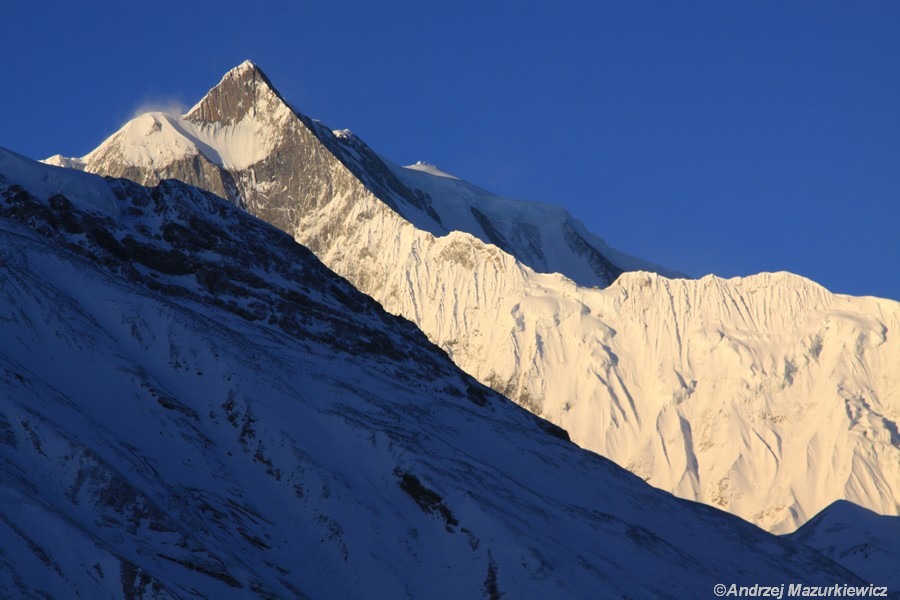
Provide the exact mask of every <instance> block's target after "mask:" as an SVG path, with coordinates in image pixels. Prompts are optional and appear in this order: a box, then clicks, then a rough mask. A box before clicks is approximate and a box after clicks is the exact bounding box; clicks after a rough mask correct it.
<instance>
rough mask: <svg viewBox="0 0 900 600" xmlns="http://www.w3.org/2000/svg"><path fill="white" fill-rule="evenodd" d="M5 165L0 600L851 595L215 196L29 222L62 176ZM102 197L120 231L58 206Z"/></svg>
mask: <svg viewBox="0 0 900 600" xmlns="http://www.w3.org/2000/svg"><path fill="white" fill-rule="evenodd" d="M22 161H23V159H21V157H17V156H15V155H12V154H9V153H6V152H5V151H3V150H0V238H2V241H3V243H2V244H0V264H2V265H3V269H2V271H0V298H2V304H0V306H2V307H3V308H2V313H0V341H2V344H0V371H2V376H0V398H2V402H0V535H2V539H3V544H2V548H0V595H3V596H4V597H45V596H46V597H56V598H69V597H83V598H199V597H203V598H217V599H218V598H248V597H261V598H363V597H373V596H378V597H390V598H423V597H428V598H476V597H486V598H500V597H509V598H547V597H553V598H558V597H567V598H585V597H593V596H596V595H597V593H598V592H599V591H600V590H603V593H604V595H605V596H606V597H629V598H664V597H670V598H684V597H703V596H706V595H709V590H710V589H711V587H712V585H714V584H715V583H718V582H735V583H738V584H740V583H744V584H752V583H755V582H759V581H766V582H775V583H777V582H797V581H801V582H804V583H807V584H833V583H850V584H852V583H854V582H858V581H859V580H857V579H856V578H855V576H854V575H852V574H851V573H850V572H848V571H846V570H844V569H842V568H840V567H838V566H837V565H836V564H834V563H833V562H831V561H830V560H828V559H825V558H824V557H822V556H821V555H819V554H818V553H816V552H814V551H811V550H809V549H807V548H805V547H804V546H801V545H797V544H794V543H792V542H790V541H788V540H784V539H779V538H777V537H775V536H773V535H770V534H768V533H766V532H764V531H762V530H760V529H758V528H756V527H754V526H752V525H749V524H747V523H744V522H742V521H740V520H739V519H737V518H735V517H733V516H731V515H728V514H726V513H724V512H720V511H716V510H713V509H710V508H708V507H704V506H702V505H699V504H696V503H691V502H685V501H682V500H678V499H676V498H674V497H672V496H670V495H669V494H666V493H664V492H660V491H659V490H656V489H654V488H652V487H650V486H648V485H646V484H644V483H643V482H641V481H640V480H639V479H638V478H636V477H634V476H633V475H631V474H630V473H627V472H626V471H624V470H622V469H620V468H619V467H617V466H615V465H613V464H612V463H610V462H609V461H607V460H605V459H603V458H600V457H598V456H596V455H594V454H592V453H589V452H586V451H584V450H581V449H580V448H578V447H576V446H575V445H573V444H571V443H569V442H567V441H565V440H564V439H561V438H563V437H564V434H563V433H562V432H561V431H560V430H558V429H557V428H555V427H554V426H552V425H550V424H549V423H546V422H543V421H541V420H539V419H537V418H535V417H534V416H533V415H531V414H529V413H527V412H526V411H524V410H522V409H520V408H519V407H517V406H515V405H514V404H512V403H511V402H509V401H507V400H506V399H504V398H502V397H500V396H498V395H497V394H495V393H493V392H491V391H489V390H487V389H486V388H484V387H482V386H481V385H480V384H478V383H477V382H475V381H474V380H472V379H471V378H470V377H468V376H467V375H465V374H463V373H462V372H461V371H460V370H459V369H458V368H457V367H455V366H454V365H453V364H452V363H451V362H450V361H449V360H448V359H447V357H446V356H445V355H444V354H443V353H442V352H440V351H439V350H438V349H437V348H436V347H434V346H432V345H430V344H429V343H428V342H427V341H426V340H425V338H424V336H422V334H421V333H420V332H419V331H418V330H417V329H416V328H415V327H413V326H412V325H411V324H410V323H409V322H407V321H405V320H404V319H400V318H396V317H392V316H390V315H388V314H387V313H385V312H384V311H383V310H381V308H380V307H379V306H378V305H377V304H376V303H375V302H373V301H371V300H370V299H369V298H367V297H365V296H363V295H362V294H360V293H358V292H357V291H356V290H354V289H353V288H352V287H351V286H350V285H349V284H348V283H347V282H346V281H344V280H343V279H341V278H339V277H337V276H335V275H334V274H333V273H331V272H329V271H328V270H327V269H325V268H324V267H323V266H322V265H321V263H319V262H318V261H317V260H316V259H315V257H314V256H312V254H311V253H309V252H308V251H306V250H305V249H304V248H302V247H300V246H298V245H296V244H294V243H293V241H292V240H291V239H290V238H289V237H288V236H287V235H284V234H283V233H281V232H279V231H277V230H275V229H274V228H272V227H270V226H268V225H266V224H264V223H262V222H260V221H257V220H256V219H253V218H252V217H250V216H248V215H246V214H245V213H242V212H240V211H238V210H236V209H235V208H234V207H233V206H231V205H229V204H227V203H226V202H224V201H222V200H220V199H218V198H216V197H214V196H212V195H211V194H209V193H206V192H201V191H199V190H197V189H195V188H190V187H188V186H186V185H184V184H182V183H179V182H165V183H163V184H160V185H159V186H158V187H155V188H152V189H147V188H141V187H139V186H138V185H136V184H134V183H131V182H128V181H125V180H107V182H106V183H105V184H104V183H103V181H102V180H100V179H99V178H96V179H93V180H92V181H93V183H92V184H91V185H90V186H86V187H82V186H62V187H61V189H67V190H74V193H73V194H72V195H71V196H63V195H60V194H53V193H51V194H50V195H49V196H48V197H47V198H44V196H45V195H46V193H47V192H48V191H50V192H52V189H50V190H48V188H47V187H46V186H43V185H42V184H43V183H44V182H49V181H53V182H57V183H58V182H61V181H64V180H65V179H66V177H67V176H71V177H76V176H77V175H80V174H77V173H76V174H73V173H71V172H63V171H60V170H58V169H55V168H53V167H46V166H45V167H43V170H41V171H40V172H39V175H40V179H41V181H40V182H39V183H38V186H37V187H38V188H39V190H40V191H39V192H38V193H37V194H36V195H35V194H31V193H29V192H28V191H27V189H28V188H31V187H33V184H35V182H36V181H35V179H34V177H33V176H34V172H33V171H32V173H30V174H27V175H28V176H26V177H24V178H23V177H22V174H23V173H24V172H25V169H22V168H20V167H21V165H22ZM32 166H34V165H32ZM78 181H85V180H84V179H83V178H79V179H78ZM102 185H107V186H108V189H109V190H110V191H111V193H112V194H114V195H115V197H116V199H117V200H116V203H117V208H118V210H117V211H116V215H117V216H110V215H109V214H107V213H104V212H98V211H97V210H96V208H97V207H96V204H95V202H94V198H93V196H92V194H90V193H89V194H87V196H86V197H82V196H81V192H82V191H84V190H86V189H98V188H100V187H101V186H102ZM647 573H653V577H647V576H646V575H647Z"/></svg>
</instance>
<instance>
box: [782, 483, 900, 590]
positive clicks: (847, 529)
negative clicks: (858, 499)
mask: <svg viewBox="0 0 900 600" xmlns="http://www.w3.org/2000/svg"><path fill="white" fill-rule="evenodd" d="M787 538H788V539H790V540H793V541H795V542H798V543H801V544H806V545H808V546H810V547H812V548H815V549H816V550H818V551H819V552H821V553H822V554H824V555H825V556H828V557H829V558H831V559H833V560H834V561H835V562H838V563H840V564H841V565H843V566H845V567H847V568H848V569H850V570H852V571H853V572H854V573H856V574H857V575H859V576H860V577H862V578H863V579H865V580H867V581H869V582H870V583H874V584H876V585H884V586H887V587H888V589H889V590H892V591H893V592H894V593H896V594H897V595H900V569H898V568H897V566H898V565H900V542H898V540H900V517H888V516H885V515H877V514H875V513H873V512H872V511H870V510H866V509H865V508H862V507H860V506H857V505H855V504H852V503H850V502H846V501H844V500H839V501H837V502H835V503H834V504H831V505H830V506H828V508H826V509H825V510H823V511H822V512H821V513H819V514H818V515H816V516H815V517H813V518H812V519H811V520H810V521H809V522H808V523H806V524H805V525H804V526H803V527H801V528H800V529H798V530H797V531H795V532H794V533H792V534H791V535H789V536H787Z"/></svg>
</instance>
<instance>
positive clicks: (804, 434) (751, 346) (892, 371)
mask: <svg viewBox="0 0 900 600" xmlns="http://www.w3.org/2000/svg"><path fill="white" fill-rule="evenodd" d="M279 102H280V103H281V105H280V107H279ZM273 107H279V108H273ZM263 108H265V111H264V110H263ZM286 110H287V105H286V104H284V103H283V101H282V100H281V99H280V97H279V96H278V94H277V92H275V91H274V90H273V89H272V88H271V87H270V85H269V82H268V80H267V79H266V78H265V76H264V75H262V73H261V72H260V71H259V70H258V69H256V68H255V67H253V66H252V65H250V64H244V65H242V66H240V67H238V68H237V69H235V70H233V71H231V72H230V73H228V74H227V75H226V76H225V78H224V79H223V80H222V82H221V83H220V84H219V85H218V86H216V87H215V88H214V89H213V90H212V91H211V92H210V93H209V94H208V95H207V96H206V97H205V98H204V99H203V100H201V102H200V103H198V105H197V106H195V107H194V108H193V109H192V110H191V111H190V112H189V113H188V114H187V115H185V116H184V117H180V118H177V119H175V120H177V121H178V122H180V123H185V122H189V123H191V125H190V127H192V128H214V127H228V126H230V124H233V123H243V122H245V121H246V120H247V119H251V118H252V119H260V120H261V124H260V125H258V126H255V127H257V129H258V130H259V131H266V133H265V135H261V136H260V137H259V138H258V140H257V143H258V144H259V145H260V147H261V148H265V149H270V148H273V150H271V152H270V153H269V154H268V155H266V156H265V158H263V159H262V160H260V161H259V162H256V163H254V164H252V165H250V166H247V167H246V168H240V169H224V168H220V167H219V166H218V164H219V163H217V160H218V159H216V158H215V157H216V156H217V155H222V154H223V153H225V151H224V150H222V149H219V150H215V149H214V150H215V151H214V152H213V151H210V150H205V149H204V147H202V146H200V145H197V144H195V149H194V150H192V152H196V154H190V155H189V157H187V158H183V159H179V160H176V161H175V162H172V163H170V164H165V165H163V164H162V163H166V160H168V158H167V157H168V156H169V154H167V153H168V152H169V150H168V149H165V145H166V144H159V143H157V141H155V140H154V139H153V138H154V136H158V135H162V130H160V131H153V132H150V133H148V134H147V136H145V137H146V139H144V138H140V137H137V138H134V137H132V136H125V135H120V134H116V135H115V136H113V137H112V138H110V140H108V141H107V142H105V143H104V144H103V145H102V146H101V147H100V148H99V149H98V150H97V151H95V152H94V153H91V155H89V156H88V157H86V159H87V163H88V164H87V169H88V170H91V171H95V172H100V173H106V174H111V175H116V176H126V177H130V178H135V179H137V180H138V181H141V182H149V183H152V182H155V181H157V180H158V179H159V177H160V176H161V173H163V172H165V173H170V174H173V173H177V174H178V175H177V176H179V177H183V178H184V179H186V180H187V181H189V182H191V183H194V184H197V185H199V186H202V187H206V188H208V189H211V190H225V192H227V193H228V194H229V197H231V198H232V199H233V200H234V201H236V202H238V203H241V204H242V205H245V206H246V207H247V208H248V210H250V211H251V212H253V213H254V214H256V215H257V216H259V217H261V218H263V219H264V220H266V221H268V222H270V223H272V224H274V225H276V226H277V227H279V228H281V229H283V230H284V231H287V232H289V233H291V234H292V235H294V236H295V238H296V239H297V240H299V241H301V242H302V243H304V244H305V245H307V246H308V247H310V248H311V249H312V250H313V251H314V252H315V253H316V254H317V255H318V256H319V258H320V259H322V261H323V262H324V263H325V264H327V265H328V266H329V267H330V268H332V269H333V270H335V271H336V272H338V273H340V274H341V275H343V276H345V277H347V278H348V279H349V280H350V281H351V282H352V283H353V284H354V285H355V286H357V287H358V288H359V289H361V290H363V291H364V292H366V293H367V294H370V295H371V296H373V297H374V298H376V299H377V300H378V301H379V302H381V303H382V304H383V305H384V307H385V308H386V309H388V310H389V311H391V312H393V313H395V314H401V315H404V316H406V317H407V318H409V319H411V320H413V321H414V322H415V323H416V324H417V325H419V326H420V327H421V328H422V330H423V331H424V332H425V333H426V334H427V335H428V336H429V338H430V339H431V340H432V341H434V342H435V343H437V344H439V345H440V346H442V347H443V348H444V349H446V350H447V352H448V353H449V354H450V355H451V357H452V358H453V360H454V361H455V362H456V363H457V364H458V365H460V366H461V367H462V368H463V369H465V370H466V371H467V372H469V373H471V374H473V375H475V376H476V377H477V378H478V379H480V380H481V381H483V382H486V383H488V384H490V385H491V386H492V387H493V388H495V389H497V390H500V391H502V392H503V393H505V394H507V395H508V396H510V397H512V398H513V399H515V400H516V401H518V402H519V403H520V404H521V405H523V406H526V407H528V408H529V409H530V410H532V411H534V412H536V413H537V414H540V415H543V416H545V417H546V418H548V419H550V420H552V421H553V422H555V423H557V424H559V425H561V426H563V427H565V428H566V429H567V430H569V431H570V433H571V434H572V437H573V439H574V440H575V441H576V442H577V443H579V444H580V445H582V446H584V447H586V448H590V449H593V450H596V451H597V452H599V453H601V454H604V455H606V456H608V457H610V458H611V459H613V460H615V461H616V462H618V463H619V464H622V465H623V466H626V467H628V468H629V469H630V470H633V471H634V472H635V473H637V474H639V475H640V476H642V477H644V478H645V479H647V480H648V481H649V482H650V483H652V484H653V485H656V486H659V487H661V488H663V489H667V490H670V491H673V492H675V493H677V494H678V495H680V496H682V497H685V498H689V499H696V500H699V501H702V502H706V503H709V504H713V505H715V506H718V507H721V508H724V509H726V510H728V511H731V512H733V513H735V514H738V515H741V516H743V517H745V518H747V519H749V520H752V521H753V522H755V523H757V524H759V525H761V526H763V527H765V528H767V529H770V530H772V531H776V532H786V531H791V530H793V529H795V528H796V527H797V526H799V525H800V524H802V523H803V522H805V521H806V520H807V519H808V518H810V517H811V516H812V515H814V514H816V513H817V512H818V511H820V510H821V509H823V508H824V507H826V506H827V505H829V504H830V503H831V502H833V501H834V500H837V499H841V498H846V499H849V500H851V501H853V502H856V503H858V504H861V505H863V506H866V507H868V508H870V509H872V510H875V511H877V512H880V513H884V514H890V515H896V514H898V506H900V435H898V433H897V432H898V427H897V423H898V420H900V372H898V369H897V365H898V364H900V342H898V341H897V338H896V336H895V335H894V333H893V332H896V331H898V326H900V303H897V302H892V301H887V300H879V299H875V298H851V297H847V296H837V295H833V294H830V293H829V292H828V291H826V290H824V289H823V288H821V287H820V286H818V285H816V284H814V283H813V282H810V281H808V280H805V279H803V278H801V277H797V276H793V275H789V274H763V275H759V276H754V277H748V278H744V279H734V280H728V281H725V280H721V279H717V278H714V277H708V278H704V279H702V280H699V281H688V280H680V279H667V278H664V277H661V276H658V275H654V274H647V273H626V274H624V275H622V276H621V277H619V278H618V279H617V281H616V282H615V283H614V284H613V285H611V286H609V287H608V288H607V289H604V290H597V289H589V288H585V287H579V286H577V285H576V284H574V283H573V282H572V281H571V280H570V279H567V278H565V277H563V276H561V275H557V274H540V273H535V272H534V271H533V270H532V269H530V268H528V267H527V266H526V265H525V264H523V262H522V261H521V260H518V259H517V258H515V257H514V256H513V255H510V254H509V253H507V252H505V251H504V250H503V249H502V248H500V247H498V246H496V245H494V244H488V243H485V242H484V241H482V240H481V239H479V237H478V236H479V235H483V234H484V232H483V231H482V232H481V233H478V232H474V233H475V235H473V234H471V233H468V232H462V231H453V232H450V233H448V234H445V235H444V234H441V233H440V232H439V231H437V230H436V229H435V228H434V227H433V225H434V223H435V219H441V220H442V222H443V220H446V221H447V223H449V224H458V225H460V226H464V225H465V223H464V222H463V217H462V216H459V215H464V214H466V213H467V211H468V212H469V213H471V210H469V208H467V207H476V208H478V207H481V208H483V209H484V211H485V212H484V214H487V213H490V215H491V216H492V218H493V217H496V221H490V220H488V221H486V222H490V223H494V224H496V223H497V222H502V218H501V217H502V216H503V215H504V214H507V213H512V214H514V215H515V217H514V218H512V219H511V221H512V222H516V223H519V222H522V215H526V216H527V215H528V214H530V212H529V211H531V210H532V208H533V207H530V205H522V204H515V203H511V202H509V201H500V200H496V199H495V200H491V199H490V198H489V196H486V195H484V194H482V193H481V192H480V191H478V190H477V188H474V186H470V185H469V184H465V183H457V182H456V181H457V180H453V179H452V178H450V177H446V176H445V175H446V174H442V173H439V172H437V171H435V170H434V169H421V168H420V169H418V170H404V169H401V168H399V167H390V166H388V165H387V164H386V163H385V162H384V161H381V160H380V159H378V157H377V155H375V154H374V153H372V152H371V150H369V149H368V147H367V146H365V145H364V144H363V143H362V142H361V141H360V140H358V138H356V137H355V136H352V135H351V134H347V133H346V132H337V134H335V133H333V132H332V131H331V130H329V129H328V128H326V127H324V126H322V125H321V124H319V123H317V122H315V121H312V120H310V119H309V118H307V117H305V116H303V115H300V114H299V113H295V112H285V111H286ZM266 111H271V112H272V114H269V112H266ZM272 115H274V116H272ZM206 119H209V121H208V122H207V121H206ZM273 122H277V123H279V125H278V127H275V126H274V125H273V126H272V127H270V128H268V129H267V128H266V127H267V125H266V124H267V123H269V124H271V123H273ZM128 127H129V126H126V128H128ZM186 128H188V126H187V125H185V126H183V129H186ZM123 131H124V130H123ZM209 139H211V138H209ZM225 143H226V141H225V140H224V138H221V139H217V141H215V145H216V146H218V145H221V144H225ZM133 146H136V148H133ZM140 152H148V153H150V154H153V156H156V157H159V160H158V161H157V162H156V163H154V164H155V166H154V167H153V168H147V167H146V166H143V167H142V166H139V165H136V164H134V161H132V160H130V159H129V158H128V157H129V156H134V153H140ZM204 152H205V153H204ZM263 154H265V152H262V151H260V152H255V151H254V153H253V156H258V155H263ZM209 157H212V158H209ZM204 160H206V161H207V162H206V163H204V162H203V161H204ZM207 164H208V165H213V167H214V168H213V170H209V169H207V168H206V167H204V166H203V165H207ZM197 165H200V166H197ZM415 171H418V172H419V173H424V175H423V176H425V177H431V178H440V179H441V180H442V181H443V180H446V181H444V182H443V183H440V185H439V184H438V183H435V182H434V180H428V181H430V182H431V183H426V180H424V179H421V178H420V180H419V181H413V180H412V179H411V177H412V174H414V172H415ZM398 173H399V176H398ZM402 179H403V180H406V181H407V183H409V185H407V184H406V183H404V182H403V181H402ZM223 182H228V184H227V185H225V184H223ZM447 182H449V183H447ZM232 185H233V187H229V186H232ZM410 186H412V187H410ZM441 186H443V187H441ZM447 186H450V187H447ZM421 188H427V190H426V191H428V190H430V192H429V193H428V194H426V193H425V192H423V191H422V189H421ZM454 189H455V190H457V191H458V193H459V200H458V202H457V204H456V205H454V204H453V202H454V200H453V194H452V193H451V192H452V190H454ZM229 190H230V191H229ZM440 190H442V191H440ZM438 191H440V193H438ZM432 193H433V194H434V195H433V196H432V195H431V194H432ZM450 206H455V207H456V212H450V209H449V208H448V207H450ZM486 206H490V207H491V208H490V209H489V208H485V207H486ZM535 210H536V209H535ZM491 211H494V212H491ZM438 213H442V214H441V215H439V214H438ZM542 214H545V215H546V214H549V213H542ZM559 214H560V215H562V213H561V212H560V213H559ZM529 218H530V217H529ZM473 219H474V217H473ZM547 219H548V221H551V220H552V219H551V218H550V217H549V216H548V217H547ZM560 219H563V217H562V216H560ZM526 220H527V219H526ZM471 225H472V222H469V223H468V226H471ZM492 226H493V225H492ZM498 227H499V226H498ZM525 230H526V231H527V228H525ZM498 231H499V232H500V233H499V234H498V235H499V236H500V237H502V238H503V239H504V240H506V242H504V243H503V244H501V245H506V246H512V245H513V244H511V243H510V239H519V238H516V237H515V236H514V235H513V234H511V233H509V232H508V231H507V230H506V229H502V230H500V229H498ZM522 236H523V237H522V238H521V239H522V240H524V241H522V243H523V244H526V242H527V241H528V239H536V237H535V236H529V235H527V234H522ZM486 237H488V238H490V237H491V236H486ZM493 237H494V238H496V237H497V235H495V236H493ZM520 245H521V244H520ZM526 245H527V244H526ZM525 254H527V252H526V253H525ZM588 254H589V255H592V254H590V253H588Z"/></svg>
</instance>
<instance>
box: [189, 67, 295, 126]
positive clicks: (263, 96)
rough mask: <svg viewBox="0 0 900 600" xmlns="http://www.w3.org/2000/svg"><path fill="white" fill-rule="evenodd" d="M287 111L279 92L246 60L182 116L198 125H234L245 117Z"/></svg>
mask: <svg viewBox="0 0 900 600" xmlns="http://www.w3.org/2000/svg"><path fill="white" fill-rule="evenodd" d="M282 108H288V106H287V103H286V102H285V101H284V99H283V98H282V97H281V94H279V93H278V90H276V89H275V87H274V86H273V85H272V82H271V81H269V78H268V77H267V76H266V74H265V73H263V71H262V69H260V68H259V67H258V66H257V65H256V64H255V63H254V62H252V61H250V60H245V61H244V62H242V63H241V64H239V65H238V66H236V67H234V68H233V69H231V70H230V71H228V72H227V73H225V76H224V77H222V80H221V81H220V82H219V83H218V84H217V85H216V86H215V87H214V88H212V89H211V90H210V91H209V92H208V93H207V94H206V96H204V97H203V99H202V100H201V101H200V102H198V103H197V104H196V105H195V106H194V107H193V108H192V109H191V110H190V111H189V112H188V113H187V115H185V116H186V117H187V118H188V119H189V120H191V121H194V122H199V123H210V124H219V125H233V124H236V123H239V122H240V121H242V120H243V119H244V118H245V117H247V116H248V115H249V116H251V117H255V116H256V115H257V114H259V113H263V114H265V113H266V112H268V111H271V110H275V109H282Z"/></svg>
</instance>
